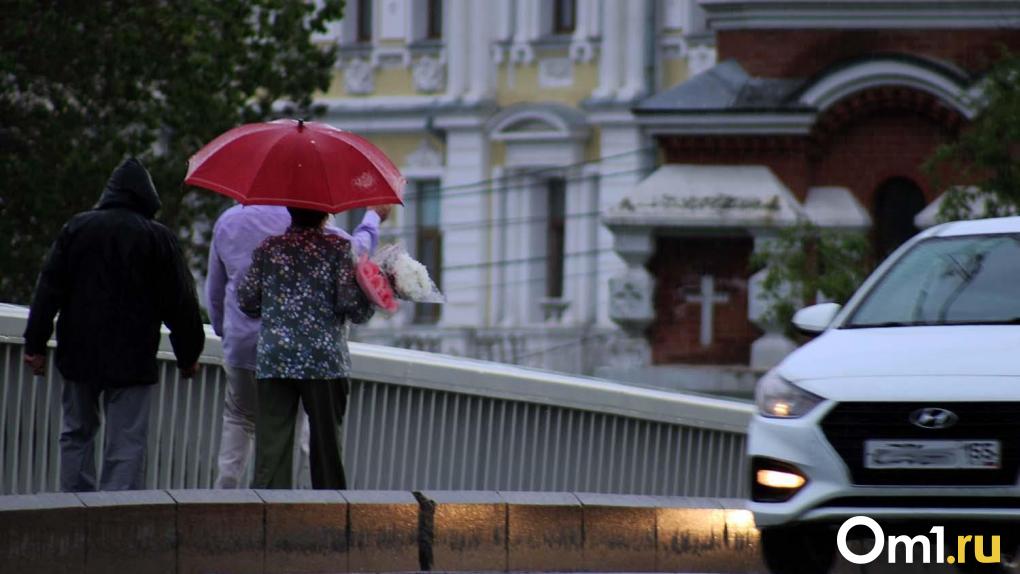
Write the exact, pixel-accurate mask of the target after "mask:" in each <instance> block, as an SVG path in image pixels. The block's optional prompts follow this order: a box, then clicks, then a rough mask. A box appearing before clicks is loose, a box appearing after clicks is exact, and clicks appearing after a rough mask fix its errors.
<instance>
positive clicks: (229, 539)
mask: <svg viewBox="0 0 1020 574" xmlns="http://www.w3.org/2000/svg"><path fill="white" fill-rule="evenodd" d="M429 570H431V571H446V572H454V571H474V572H479V571H486V572H500V571H511V572H539V571H556V572H569V571H583V570H589V571H593V570H597V571H603V572H605V571H621V572H650V571H659V572H719V573H731V572H732V573H743V574H747V573H752V572H765V571H766V570H765V568H764V566H763V565H762V562H761V558H760V548H759V540H758V531H757V530H756V529H755V527H754V523H753V519H752V517H751V514H750V513H749V512H747V511H746V510H744V509H743V501H740V500H721V499H692V498H675V497H652V496H625V495H605V494H590V493H576V494H575V493H540V492H459V491H458V492H451V491H423V492H417V493H410V492H403V491H309V490H304V491H279V490H259V491H253V490H171V491H142V492H108V493H81V494H78V495H74V494H44V495H21V496H0V572H3V573H7V572H12V573H21V572H32V573H36V572H43V573H49V572H54V573H61V574H64V573H67V574H72V573H73V574H86V573H93V572H96V573H98V572H125V573H126V572H132V573H134V572H143V573H149V572H153V573H168V574H169V573H175V572H176V573H191V572H196V573H197V572H217V573H233V572H237V573H263V572H264V573H266V574H287V573H309V572H410V571H429Z"/></svg>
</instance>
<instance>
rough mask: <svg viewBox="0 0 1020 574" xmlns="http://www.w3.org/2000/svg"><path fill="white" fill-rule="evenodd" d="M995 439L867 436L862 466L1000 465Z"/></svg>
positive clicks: (994, 467) (960, 466) (985, 466)
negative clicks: (919, 438)
mask: <svg viewBox="0 0 1020 574" xmlns="http://www.w3.org/2000/svg"><path fill="white" fill-rule="evenodd" d="M1001 452H1002V448H1001V446H1000V444H999V441H997V440H867V441H864V468H872V469H892V468H921V469H923V468H931V469H946V468H964V469H990V470H994V469H997V468H1000V467H1001V466H1002V455H1001Z"/></svg>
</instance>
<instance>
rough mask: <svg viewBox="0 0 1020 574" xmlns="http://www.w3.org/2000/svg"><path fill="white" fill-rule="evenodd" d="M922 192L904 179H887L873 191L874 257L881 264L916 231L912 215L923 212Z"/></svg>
mask: <svg viewBox="0 0 1020 574" xmlns="http://www.w3.org/2000/svg"><path fill="white" fill-rule="evenodd" d="M924 206H925V200H924V192H923V191H921V188H920V186H918V185H917V184H916V183H914V182H913V181H912V180H910V179H908V178H905V177H894V178H891V179H887V180H886V181H885V182H883V183H882V184H881V185H880V186H878V189H877V190H876V191H875V199H874V231H875V233H874V241H875V258H876V261H881V260H882V259H884V258H885V257H886V256H888V255H889V254H890V253H892V252H893V250H895V249H896V248H897V247H899V246H900V245H901V244H903V242H905V241H906V240H908V239H910V238H911V237H913V236H914V235H915V234H916V233H917V232H918V229H917V226H916V225H914V216H916V215H917V214H918V213H919V212H920V211H921V210H922V209H924Z"/></svg>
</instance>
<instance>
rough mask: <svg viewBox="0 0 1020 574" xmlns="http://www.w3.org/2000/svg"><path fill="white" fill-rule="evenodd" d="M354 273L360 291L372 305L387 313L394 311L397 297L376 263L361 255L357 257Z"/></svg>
mask: <svg viewBox="0 0 1020 574" xmlns="http://www.w3.org/2000/svg"><path fill="white" fill-rule="evenodd" d="M355 275H356V276H357V278H358V285H359V286H360V287H361V290H362V292H364V293H365V296H366V297H368V300H369V301H371V302H372V304H373V305H375V306H376V307H378V308H379V309H382V310H383V311H385V312H387V313H394V312H396V310H397V299H396V297H395V296H394V295H393V287H392V286H391V285H390V282H389V280H388V279H387V278H386V277H385V276H383V274H382V271H380V269H379V266H378V265H376V264H375V263H374V262H373V261H372V260H371V259H369V258H368V257H367V256H365V255H362V256H361V257H359V258H358V263H357V265H356V267H355Z"/></svg>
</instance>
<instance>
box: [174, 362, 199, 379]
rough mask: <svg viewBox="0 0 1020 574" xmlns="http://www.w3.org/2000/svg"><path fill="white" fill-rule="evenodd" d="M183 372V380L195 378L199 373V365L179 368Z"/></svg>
mask: <svg viewBox="0 0 1020 574" xmlns="http://www.w3.org/2000/svg"><path fill="white" fill-rule="evenodd" d="M178 369H180V371H181V378H182V379H190V378H193V377H194V376H195V375H196V374H197V373H198V363H195V364H194V365H191V366H190V367H178Z"/></svg>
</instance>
